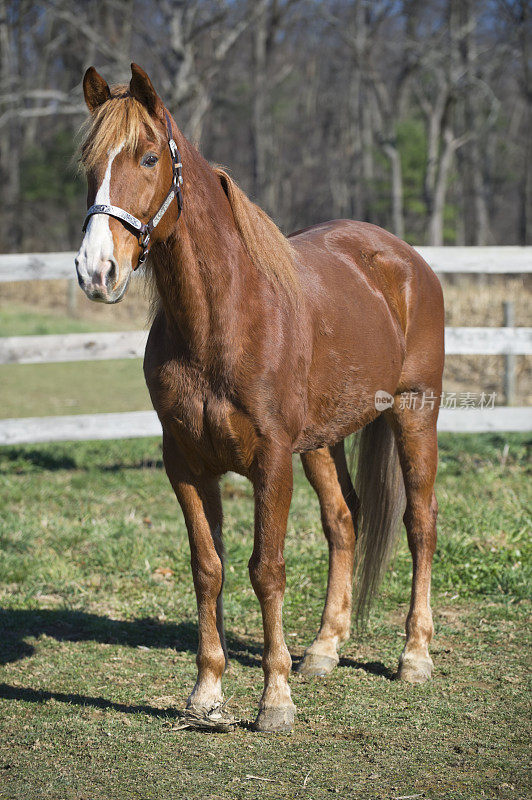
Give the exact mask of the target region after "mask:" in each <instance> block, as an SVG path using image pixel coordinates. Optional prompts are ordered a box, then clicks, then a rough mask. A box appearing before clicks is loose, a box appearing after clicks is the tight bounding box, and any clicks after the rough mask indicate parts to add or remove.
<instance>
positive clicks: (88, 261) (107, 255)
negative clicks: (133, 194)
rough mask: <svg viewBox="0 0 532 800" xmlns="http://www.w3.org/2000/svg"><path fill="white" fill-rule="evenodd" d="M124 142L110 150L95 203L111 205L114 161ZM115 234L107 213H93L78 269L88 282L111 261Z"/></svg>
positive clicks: (79, 254) (79, 257)
mask: <svg viewBox="0 0 532 800" xmlns="http://www.w3.org/2000/svg"><path fill="white" fill-rule="evenodd" d="M123 146H124V142H122V144H120V145H118V147H115V148H114V149H113V150H110V151H109V161H108V162H107V168H106V170H105V175H104V176H103V181H102V182H101V184H100V187H99V189H98V192H97V194H96V197H95V199H94V205H106V206H109V205H111V168H112V166H113V161H114V159H115V158H116V156H117V155H118V153H119V152H120V151H121V150H122V148H123ZM113 249H114V245H113V235H112V233H111V228H110V227H109V217H108V216H107V214H93V216H92V217H90V219H89V222H88V224H87V230H86V231H85V236H84V237H83V241H82V243H81V247H80V248H79V253H78V256H77V259H78V271H79V274H80V276H81V277H82V278H83V279H84V280H85V281H87V282H90V280H91V279H92V278H93V276H94V275H95V274H98V273H99V272H100V269H101V265H102V264H103V263H105V262H106V261H109V260H110V259H111V258H112V256H113Z"/></svg>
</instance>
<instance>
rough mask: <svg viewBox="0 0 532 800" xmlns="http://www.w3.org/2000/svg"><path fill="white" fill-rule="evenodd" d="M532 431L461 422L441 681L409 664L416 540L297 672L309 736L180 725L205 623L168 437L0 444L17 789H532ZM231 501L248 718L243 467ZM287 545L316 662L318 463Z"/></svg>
mask: <svg viewBox="0 0 532 800" xmlns="http://www.w3.org/2000/svg"><path fill="white" fill-rule="evenodd" d="M526 444H527V443H526V439H525V437H523V436H502V435H501V436H476V437H473V436H466V435H464V436H443V437H442V438H441V458H440V472H439V477H438V498H439V502H440V524H439V544H438V550H437V553H436V557H435V564H434V581H433V608H434V617H435V626H436V635H435V640H434V644H433V648H432V653H433V658H434V662H435V676H434V680H433V681H432V682H431V683H429V684H426V685H423V686H409V685H402V684H400V683H397V682H393V681H391V680H390V676H391V675H392V673H393V671H394V669H395V666H396V661H397V657H398V655H399V652H400V650H401V647H402V644H403V642H404V637H403V626H404V618H405V614H406V610H407V600H408V596H409V585H410V570H411V564H410V557H409V554H408V552H407V548H406V545H405V541H404V539H405V537H404V536H403V537H402V539H401V542H400V545H399V547H398V552H397V555H396V558H395V561H394V563H393V566H392V568H391V570H390V571H389V573H388V575H387V576H386V579H385V582H384V585H383V588H382V592H381V597H380V599H379V600H378V602H377V604H376V607H375V609H374V612H373V613H372V616H371V619H370V623H369V627H368V629H367V630H365V631H363V632H361V633H359V634H358V635H354V636H353V638H352V640H351V641H350V642H349V643H348V644H347V645H346V647H345V648H344V651H343V658H342V661H341V664H340V667H339V668H338V669H337V670H336V671H335V672H334V673H333V674H332V675H331V676H329V677H328V678H325V679H311V680H309V679H303V678H300V677H299V676H297V675H294V676H293V677H292V679H291V684H292V693H293V697H294V700H295V702H296V704H297V707H298V720H297V725H296V729H295V731H294V733H293V734H291V735H289V736H282V735H266V734H256V733H252V732H250V731H249V730H248V729H246V727H240V728H238V729H237V730H236V731H235V732H234V733H231V734H204V733H199V732H176V731H175V730H172V719H173V717H172V714H173V709H175V708H176V707H177V708H179V707H181V706H182V705H183V704H184V702H185V700H186V697H187V694H188V692H189V691H190V689H191V687H192V685H193V682H194V678H195V664H194V652H195V648H196V644H197V626H196V612H195V600H194V592H193V587H192V580H191V577H190V569H189V553H188V545H187V541H186V532H185V527H184V523H183V520H182V517H181V514H180V512H179V511H178V508H177V505H176V501H175V498H174V497H173V495H172V493H171V490H170V488H169V485H168V483H167V479H166V477H165V475H164V472H163V469H162V466H161V450H160V443H159V442H158V441H156V440H139V441H133V442H124V441H116V442H101V443H78V444H69V443H65V444H60V445H46V446H44V445H43V446H25V447H8V448H2V449H0V482H1V485H2V495H1V500H0V502H1V511H2V513H1V522H0V536H1V542H2V546H1V550H0V607H1V609H2V611H1V619H0V655H1V656H2V663H3V666H2V667H1V669H0V673H1V674H0V776H1V777H0V798H17V800H19V799H20V798H24V799H25V798H28V799H30V798H31V800H33V799H34V798H47V799H48V798H53V799H54V800H67V799H68V800H70V799H71V798H72V799H74V798H75V799H76V800H82V798H84V799H87V798H90V800H92V798H98V800H100V798H102V799H105V800H108V799H111V798H124V800H125V799H127V800H133V799H136V798H139V800H140V799H141V798H142V800H145V799H147V798H150V799H151V798H154V799H155V798H157V800H160V799H162V798H193V799H194V800H196V798H197V800H200V798H201V800H204V799H208V798H210V799H211V800H215V799H217V798H224V800H233V798H253V799H254V800H255V798H259V799H260V798H271V799H272V800H274V799H275V800H277V798H320V799H321V798H329V797H341V798H350V799H351V800H352V799H357V798H361V799H362V798H364V800H366V798H368V799H371V798H375V799H377V798H378V799H379V800H380V799H382V800H384V799H385V798H386V800H387V799H388V798H396V797H404V796H416V797H422V798H433V799H434V798H446V799H447V798H449V800H453V799H456V800H458V798H460V800H462V798H467V800H475V799H476V798H479V799H480V798H496V797H497V798H499V797H500V798H525V797H528V796H529V791H530V784H529V782H528V781H527V773H526V765H527V760H528V754H529V748H528V744H529V740H528V739H527V736H528V735H529V726H528V717H527V712H528V698H527V679H528V677H529V669H528V668H529V662H530V651H529V650H527V649H526V648H527V636H526V631H527V619H528V612H529V610H530V606H529V602H528V599H527V598H528V592H529V587H530V564H531V559H530V549H531V546H530V528H531V526H530V516H529V508H530V477H529V475H527V448H526ZM505 445H508V448H507V449H506V450H505ZM223 495H224V510H225V533H224V537H225V543H226V553H227V582H226V591H225V611H226V629H227V634H228V642H229V648H230V656H231V667H230V670H229V672H228V674H227V675H226V677H225V692H226V696H228V697H230V696H232V699H231V701H230V708H231V710H232V711H233V713H234V714H235V715H237V716H238V717H241V718H242V719H244V720H248V721H249V720H251V719H252V718H253V717H254V714H255V712H256V708H257V703H258V699H259V696H260V692H261V686H262V671H261V669H260V650H261V635H262V634H261V623H260V611H259V607H258V603H257V601H256V599H255V597H254V595H253V592H252V590H251V586H250V583H249V579H248V576H247V560H248V558H249V555H250V553H251V548H252V519H253V504H252V499H251V492H250V490H249V487H248V485H247V484H245V483H241V482H240V481H236V480H234V479H231V478H230V477H228V478H226V479H225V481H224V489H223ZM286 560H287V581H288V585H287V594H286V602H285V613H284V627H285V632H286V636H287V642H288V644H289V648H290V650H291V652H292V654H293V657H294V661H297V659H298V658H299V657H300V656H301V654H302V653H303V650H304V648H305V646H306V645H308V643H309V642H310V641H311V639H312V637H313V635H314V634H315V632H316V630H317V626H318V624H319V617H320V613H321V609H322V604H323V594H324V591H325V583H326V565H327V552H326V547H325V544H324V540H323V536H322V533H321V529H320V523H319V511H318V507H317V503H316V500H315V498H314V496H313V495H312V492H311V490H310V488H309V486H308V485H307V483H306V482H305V480H304V478H303V475H302V471H301V469H300V467H299V466H298V467H297V469H296V488H295V493H294V500H293V506H292V511H291V515H290V521H289V527H288V535H287V543H286ZM158 567H169V568H170V569H171V570H172V575H171V576H170V577H169V578H168V579H164V578H161V576H160V574H159V573H157V572H156V570H157V568H158ZM249 776H254V777H249Z"/></svg>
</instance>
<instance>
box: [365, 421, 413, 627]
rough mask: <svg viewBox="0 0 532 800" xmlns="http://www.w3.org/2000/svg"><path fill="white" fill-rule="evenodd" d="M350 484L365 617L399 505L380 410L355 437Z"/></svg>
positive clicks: (393, 450) (388, 433) (396, 472)
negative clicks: (352, 484) (353, 494)
mask: <svg viewBox="0 0 532 800" xmlns="http://www.w3.org/2000/svg"><path fill="white" fill-rule="evenodd" d="M355 453H356V456H357V462H356V476H355V490H356V493H357V495H358V498H359V502H360V506H359V511H358V538H357V546H356V564H357V567H356V570H355V586H356V588H355V606H356V617H357V621H359V622H360V621H362V622H363V621H364V620H365V618H366V617H367V614H368V611H369V608H370V606H371V603H372V601H373V598H374V596H375V594H376V592H377V589H378V587H379V583H380V580H381V578H382V576H383V574H384V571H385V569H386V567H387V565H388V562H389V560H390V557H391V555H392V551H393V549H394V544H395V541H396V538H397V533H398V531H399V521H400V518H401V514H402V512H403V509H404V483H403V476H402V473H401V468H400V465H399V457H398V454H397V447H396V444H395V438H394V435H393V432H392V429H391V428H390V426H389V425H388V423H387V422H386V420H385V419H384V417H383V416H382V415H381V416H379V417H377V419H375V420H374V421H373V422H371V423H370V424H369V425H367V426H366V427H365V428H363V430H362V431H361V433H360V434H359V435H357V437H356V440H355Z"/></svg>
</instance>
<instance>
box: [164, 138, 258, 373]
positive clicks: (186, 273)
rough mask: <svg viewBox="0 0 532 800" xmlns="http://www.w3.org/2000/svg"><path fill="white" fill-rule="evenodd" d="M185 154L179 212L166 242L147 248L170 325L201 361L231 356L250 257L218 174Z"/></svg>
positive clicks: (189, 151)
mask: <svg viewBox="0 0 532 800" xmlns="http://www.w3.org/2000/svg"><path fill="white" fill-rule="evenodd" d="M186 153H187V156H188V158H187V160H185V158H183V172H184V173H185V170H187V177H186V178H185V192H184V207H183V213H182V215H181V217H180V219H179V220H178V222H177V223H176V225H175V229H174V231H173V232H172V234H171V235H170V236H169V237H168V239H167V240H166V242H164V244H162V245H160V246H159V247H154V248H153V250H152V265H153V266H152V268H153V270H154V277H155V282H156V286H157V290H158V294H159V297H160V300H161V304H162V307H163V309H164V312H165V315H166V318H167V321H168V324H169V328H170V329H172V328H174V329H175V328H177V330H178V331H179V335H180V338H182V339H183V340H184V341H185V342H186V344H187V347H188V349H189V350H190V352H191V355H192V356H193V357H194V358H195V359H196V360H198V361H199V362H200V363H206V362H208V361H209V360H212V358H213V357H216V358H224V360H227V359H229V360H233V358H234V354H233V353H229V352H228V349H230V348H231V347H234V342H235V336H234V328H235V325H237V324H238V317H239V316H240V310H241V307H242V296H243V292H244V284H245V281H246V275H247V274H249V258H248V256H247V254H246V251H245V248H244V246H243V243H242V241H241V239H240V237H239V235H238V232H237V230H236V228H235V225H234V220H233V217H232V213H231V209H230V206H229V203H228V201H227V199H226V197H225V194H224V192H223V189H222V187H221V185H220V182H219V180H218V178H217V176H216V175H215V174H214V172H213V171H212V170H211V169H210V167H209V166H208V165H207V164H206V162H204V161H203V159H201V157H200V156H199V155H198V154H197V153H195V151H193V149H192V148H190V147H187V151H186ZM187 162H188V163H187ZM187 166H188V169H187Z"/></svg>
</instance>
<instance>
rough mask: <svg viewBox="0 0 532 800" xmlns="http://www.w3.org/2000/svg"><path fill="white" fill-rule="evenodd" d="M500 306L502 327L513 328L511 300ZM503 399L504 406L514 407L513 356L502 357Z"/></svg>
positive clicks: (513, 316)
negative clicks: (501, 307) (502, 319)
mask: <svg viewBox="0 0 532 800" xmlns="http://www.w3.org/2000/svg"><path fill="white" fill-rule="evenodd" d="M502 306H503V315H504V322H503V324H504V327H505V328H513V327H514V325H515V304H514V302H513V300H505V301H504V302H503V304H502ZM504 397H505V400H506V405H508V406H514V405H515V356H514V355H513V354H507V355H505V356H504Z"/></svg>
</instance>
